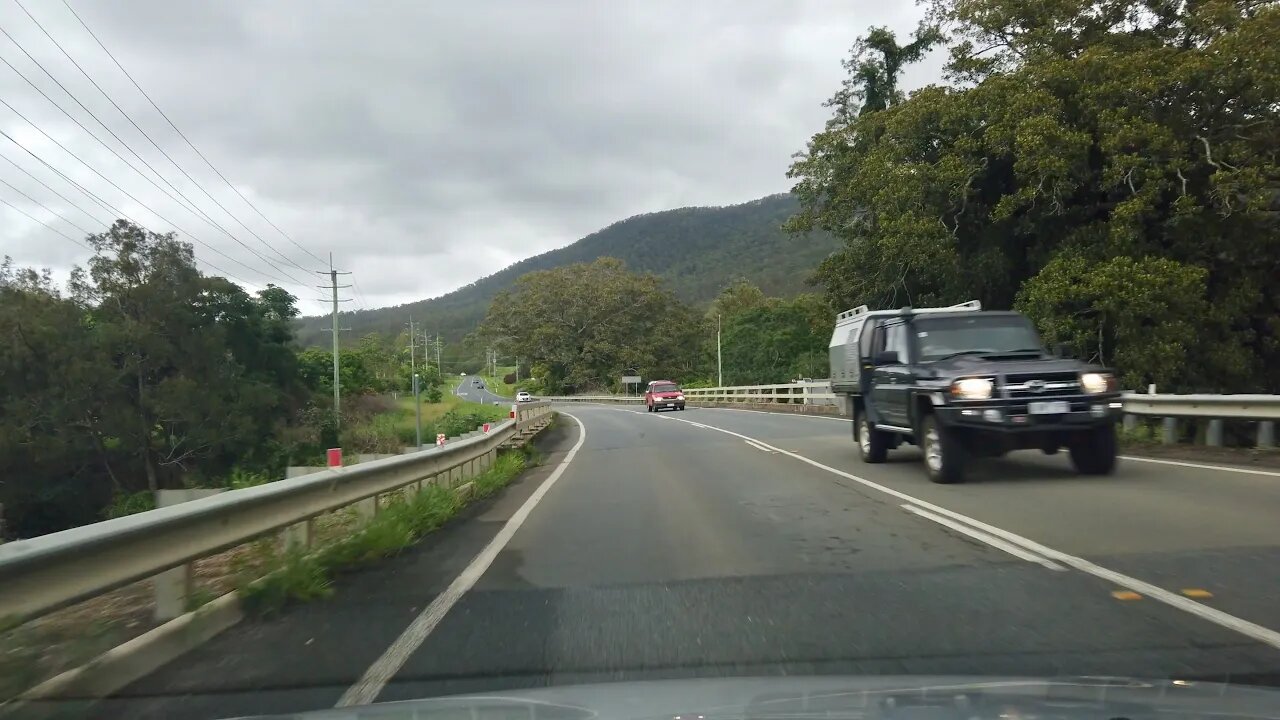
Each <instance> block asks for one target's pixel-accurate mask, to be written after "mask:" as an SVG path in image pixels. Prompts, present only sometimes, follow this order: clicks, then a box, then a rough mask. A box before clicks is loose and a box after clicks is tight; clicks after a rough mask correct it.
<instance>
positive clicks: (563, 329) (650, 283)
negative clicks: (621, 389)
mask: <svg viewBox="0 0 1280 720" xmlns="http://www.w3.org/2000/svg"><path fill="white" fill-rule="evenodd" d="M697 328H698V323H697V320H696V317H695V315H694V313H693V311H692V309H691V308H689V307H688V306H686V305H684V304H683V303H681V302H679V301H678V300H677V299H676V298H675V296H674V295H673V294H672V293H671V292H670V291H668V290H666V289H664V288H663V287H662V284H661V282H660V281H659V280H658V278H656V277H655V276H653V275H647V274H645V275H642V274H636V273H631V272H628V271H627V270H626V268H625V266H624V265H623V263H622V262H621V261H619V260H616V259H614V258H600V259H598V260H596V261H595V262H592V263H580V264H577V265H571V266H568V267H564V268H558V269H555V270H545V271H541V272H534V273H529V274H527V275H525V276H523V277H521V278H520V279H519V280H517V281H516V284H515V287H514V289H513V290H512V291H511V292H507V293H500V294H499V295H498V296H497V297H496V298H495V299H494V301H493V304H492V305H490V306H489V312H488V315H486V317H485V319H484V322H483V323H482V324H481V326H480V330H479V332H478V335H479V336H480V337H482V338H484V339H485V340H486V342H490V343H492V344H494V345H495V346H496V347H498V348H499V350H500V352H502V353H503V354H504V355H509V356H515V357H520V358H524V359H526V361H527V362H530V363H531V364H532V365H533V373H534V376H535V377H537V378H538V379H539V380H540V382H541V383H542V387H543V388H544V390H545V391H547V392H553V391H558V390H561V389H564V388H600V387H606V386H609V385H612V384H613V383H615V382H616V381H617V378H618V376H620V375H622V374H624V370H626V369H627V368H636V369H638V370H639V372H640V373H641V374H642V375H644V376H646V377H657V376H664V377H667V376H670V377H679V376H681V375H683V374H687V373H689V372H691V371H692V370H693V368H694V366H695V364H696V348H697Z"/></svg>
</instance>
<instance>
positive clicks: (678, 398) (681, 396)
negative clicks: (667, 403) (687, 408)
mask: <svg viewBox="0 0 1280 720" xmlns="http://www.w3.org/2000/svg"><path fill="white" fill-rule="evenodd" d="M676 399H677V400H683V399H684V395H677V396H676Z"/></svg>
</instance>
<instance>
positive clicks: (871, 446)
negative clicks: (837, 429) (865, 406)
mask: <svg viewBox="0 0 1280 720" xmlns="http://www.w3.org/2000/svg"><path fill="white" fill-rule="evenodd" d="M853 437H854V439H855V440H857V441H858V454H859V455H860V456H861V457H862V462H865V463H882V462H884V458H885V455H887V454H888V453H889V433H887V432H884V431H883V430H876V429H875V428H873V427H871V423H870V422H868V421H867V414H866V412H864V411H862V410H859V411H858V412H857V414H856V415H855V416H854V418H853Z"/></svg>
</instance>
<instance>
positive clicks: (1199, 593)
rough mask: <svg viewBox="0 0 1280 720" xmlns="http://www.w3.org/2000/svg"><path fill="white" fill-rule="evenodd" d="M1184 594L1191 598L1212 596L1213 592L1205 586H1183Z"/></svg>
mask: <svg viewBox="0 0 1280 720" xmlns="http://www.w3.org/2000/svg"><path fill="white" fill-rule="evenodd" d="M1182 594H1183V595H1186V596H1187V597H1189V598H1211V597H1213V593H1211V592H1209V591H1208V590H1205V589H1203V588H1183V589H1182Z"/></svg>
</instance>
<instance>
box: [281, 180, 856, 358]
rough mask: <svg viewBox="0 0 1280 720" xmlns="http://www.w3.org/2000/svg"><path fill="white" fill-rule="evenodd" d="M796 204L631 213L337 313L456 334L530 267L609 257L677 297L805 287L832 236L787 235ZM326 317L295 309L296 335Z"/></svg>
mask: <svg viewBox="0 0 1280 720" xmlns="http://www.w3.org/2000/svg"><path fill="white" fill-rule="evenodd" d="M795 210H796V201H795V199H794V198H793V197H792V196H791V195H788V194H780V195H770V196H768V197H764V198H760V199H759V200H753V201H751V202H748V203H743V204H741V205H730V206H727V207H692V208H681V209H678V210H666V211H663V212H656V213H649V214H646V215H637V216H635V217H631V218H627V219H626V220H622V221H619V222H616V223H614V224H612V225H610V226H609V227H606V228H604V229H603V230H599V231H597V232H594V233H592V234H590V235H588V236H586V237H584V238H582V239H581V240H579V241H577V242H575V243H573V244H572V245H569V246H567V247H563V248H559V249H557V250H551V251H549V252H545V253H543V254H541V255H537V256H534V257H531V258H528V259H526V260H521V261H520V262H518V263H515V264H514V265H511V266H510V267H507V268H506V269H504V270H501V271H499V272H497V273H494V274H493V275H490V276H488V277H485V278H481V279H480V280H477V281H476V282H474V283H471V284H470V285H467V286H466V287H463V288H459V289H458V290H455V291H453V292H451V293H449V294H447V295H443V296H441V297H438V298H432V299H430V300H421V301H418V302H414V303H409V304H406V305H399V306H395V307H389V308H379V309H376V310H365V311H358V312H353V313H344V314H343V316H342V326H343V327H349V328H351V329H352V332H350V333H344V335H345V340H346V341H351V339H353V338H359V337H361V336H362V335H365V334H367V333H370V332H381V333H386V334H396V333H399V332H400V330H401V328H403V327H404V325H405V323H406V322H408V319H409V316H410V315H412V316H413V318H414V321H415V322H416V323H418V324H419V327H422V328H426V329H427V330H428V331H431V332H435V331H437V330H438V331H439V332H441V333H443V334H444V336H445V339H446V340H455V341H456V340H458V339H461V338H462V337H463V336H465V335H466V334H467V333H469V332H471V331H472V330H474V329H475V327H476V325H478V324H479V323H480V320H481V319H482V318H483V317H484V314H485V311H486V310H487V309H488V307H489V301H490V300H492V299H493V296H494V295H495V294H496V293H498V292H499V291H501V290H504V289H506V288H508V287H510V286H511V284H512V283H513V282H515V279H516V278H518V277H520V276H521V275H523V274H525V273H528V272H532V271H535V270H547V269H550V268H555V267H560V266H563V265H569V264H571V263H576V262H590V261H591V260H594V259H596V258H598V257H603V256H609V257H616V258H619V259H621V260H623V261H624V262H626V264H627V266H628V267H629V268H631V269H633V270H639V271H646V272H652V273H654V274H656V275H659V276H661V277H662V278H664V279H665V280H666V281H667V282H668V283H669V284H670V286H671V288H672V289H673V290H674V291H675V292H676V293H677V294H678V295H679V296H680V297H681V298H682V299H684V300H687V301H691V302H706V301H709V300H711V299H712V298H713V297H715V295H716V293H718V292H719V291H720V289H721V288H723V287H724V286H725V285H727V284H728V283H729V282H730V281H731V280H732V279H734V278H737V277H745V278H747V279H748V280H750V281H751V282H753V283H755V284H756V285H757V286H759V287H760V288H761V289H762V290H764V291H765V293H766V294H768V295H777V296H787V295H793V294H795V293H797V292H801V291H803V290H805V289H806V286H805V279H806V278H807V277H808V276H809V274H810V273H811V272H812V271H813V268H814V267H815V266H817V264H818V262H819V261H820V260H822V259H823V258H825V257H826V256H827V255H828V254H830V253H831V252H832V251H833V250H835V249H836V248H837V246H838V245H839V243H838V241H837V240H835V239H834V238H832V237H831V236H830V235H827V234H825V233H814V234H812V235H809V236H806V237H793V236H790V235H788V234H786V233H784V232H783V231H782V230H781V226H782V223H783V222H784V221H786V219H787V218H788V217H790V216H791V214H792V213H793V212H795ZM328 322H329V320H328V318H327V317H313V318H302V319H301V320H300V321H299V323H300V329H299V333H298V335H299V340H300V341H301V342H302V343H303V344H308V345H309V344H316V345H320V344H325V343H328V342H329V340H328V335H327V334H326V333H324V331H323V328H324V327H326V326H327V323H328Z"/></svg>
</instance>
